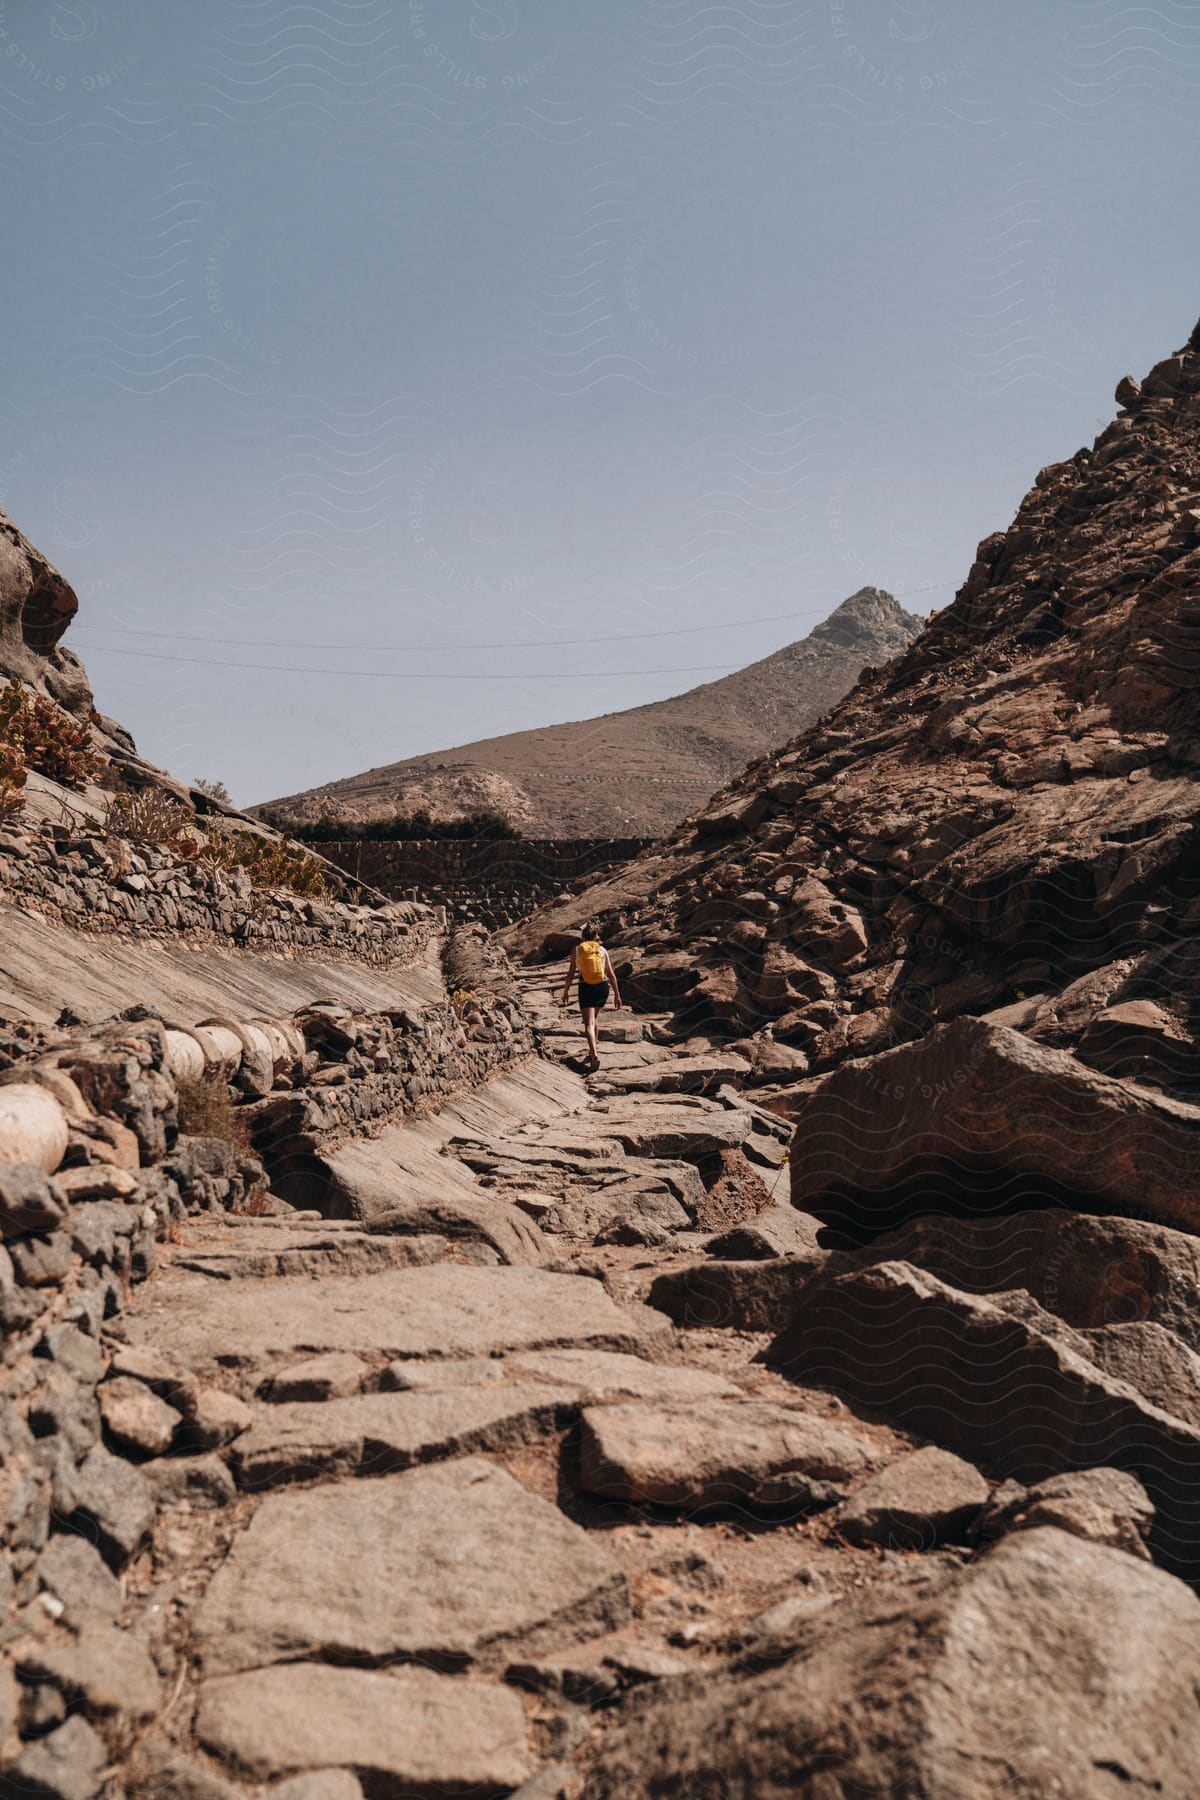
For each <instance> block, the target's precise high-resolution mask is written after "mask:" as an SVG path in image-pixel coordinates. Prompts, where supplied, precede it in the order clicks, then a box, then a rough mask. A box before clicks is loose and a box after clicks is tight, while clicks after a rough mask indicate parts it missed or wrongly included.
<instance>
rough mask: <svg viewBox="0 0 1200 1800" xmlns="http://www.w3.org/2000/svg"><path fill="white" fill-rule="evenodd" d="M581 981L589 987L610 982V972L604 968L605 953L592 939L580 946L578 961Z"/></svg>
mask: <svg viewBox="0 0 1200 1800" xmlns="http://www.w3.org/2000/svg"><path fill="white" fill-rule="evenodd" d="M576 966H577V967H578V969H579V979H580V981H586V982H587V985H588V986H589V987H598V986H599V985H600V983H601V982H602V981H607V980H608V971H607V970H606V969H605V967H604V951H603V949H602V948H601V946H600V945H599V944H597V943H596V942H594V940H592V939H591V938H589V939H587V940H586V941H585V942H584V943H582V944H580V946H579V955H578V958H577V961H576Z"/></svg>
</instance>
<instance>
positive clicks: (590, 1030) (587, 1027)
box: [583, 1006, 600, 1065]
mask: <svg viewBox="0 0 1200 1800" xmlns="http://www.w3.org/2000/svg"><path fill="white" fill-rule="evenodd" d="M583 1035H584V1036H585V1037H586V1039H587V1046H588V1054H589V1055H590V1056H591V1059H592V1061H593V1062H594V1063H596V1064H597V1065H599V1062H600V1047H599V1045H598V1043H597V1042H596V1008H595V1007H594V1006H585V1007H584V1009H583Z"/></svg>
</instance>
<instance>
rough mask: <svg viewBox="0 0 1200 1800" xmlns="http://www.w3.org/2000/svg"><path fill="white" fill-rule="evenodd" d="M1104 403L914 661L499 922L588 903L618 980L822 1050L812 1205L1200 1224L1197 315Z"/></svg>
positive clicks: (548, 930)
mask: <svg viewBox="0 0 1200 1800" xmlns="http://www.w3.org/2000/svg"><path fill="white" fill-rule="evenodd" d="M1117 399H1118V401H1119V403H1120V406H1121V411H1120V412H1119V414H1118V416H1117V417H1116V419H1115V420H1114V421H1113V423H1112V424H1111V425H1109V426H1108V427H1107V429H1106V430H1105V431H1103V432H1102V433H1101V435H1100V436H1099V437H1098V438H1097V440H1096V442H1095V443H1094V444H1093V445H1092V446H1091V447H1090V448H1085V449H1081V450H1079V451H1078V452H1076V454H1075V455H1074V456H1073V457H1071V458H1070V459H1069V460H1068V461H1066V462H1063V463H1058V464H1055V465H1052V466H1051V467H1049V468H1046V469H1043V470H1042V471H1041V472H1040V474H1039V475H1038V476H1037V479H1036V481H1035V482H1034V485H1033V487H1032V489H1031V490H1030V492H1029V494H1028V495H1027V496H1026V498H1025V499H1024V501H1023V502H1022V503H1021V506H1020V508H1019V510H1018V512H1017V516H1016V518H1015V519H1014V521H1013V523H1012V525H1011V526H1010V527H1009V529H1008V530H1007V531H1004V532H997V533H995V534H994V535H993V536H991V537H989V538H986V539H985V540H984V542H983V543H982V544H981V545H980V546H979V550H978V554H977V558H976V561H975V563H974V566H973V567H972V569H971V571H970V573H969V575H968V577H967V579H966V581H965V582H964V583H963V586H962V587H961V588H960V590H959V592H958V594H957V596H956V597H955V600H954V602H953V604H952V605H951V606H949V607H948V608H947V609H946V610H945V611H944V612H942V613H940V614H938V615H937V616H936V617H935V618H934V619H933V620H932V622H931V623H930V624H929V626H928V627H927V628H926V630H925V631H924V632H923V633H922V635H921V636H920V638H918V639H917V641H916V642H915V643H914V644H913V645H912V647H911V648H910V649H909V650H908V651H906V652H905V653H904V654H903V655H902V656H900V657H899V658H898V659H897V660H895V661H894V662H892V663H891V664H889V665H888V666H887V667H886V668H884V669H882V670H880V671H878V672H873V673H869V674H868V675H867V676H866V678H864V679H863V680H862V681H861V682H860V683H859V684H858V686H857V687H856V688H855V689H854V691H853V693H851V694H850V695H849V696H848V697H847V698H846V699H845V700H844V701H843V702H842V704H841V705H840V706H839V707H837V708H836V709H835V710H834V711H833V713H832V714H831V715H830V716H829V717H828V718H826V719H824V720H822V721H821V722H820V723H819V724H818V725H816V726H815V727H813V729H811V730H810V731H808V732H807V733H806V734H804V735H803V736H801V737H799V738H797V739H795V740H794V741H793V742H792V743H790V744H789V745H788V746H787V748H786V749H785V750H783V751H781V752H779V753H777V754H773V755H771V756H769V757H765V758H763V759H760V760H759V761H758V762H757V763H755V764H753V765H751V767H750V768H749V769H748V770H747V771H746V772H745V773H744V774H743V775H742V776H741V777H739V778H738V779H737V780H736V781H735V782H734V783H733V784H732V785H731V786H730V787H729V788H728V789H726V790H725V791H724V792H723V793H722V794H720V795H719V796H717V798H716V799H715V800H714V801H713V802H712V803H711V804H710V805H709V806H708V807H706V808H705V809H704V811H702V812H701V813H700V814H699V815H698V816H696V817H694V818H692V819H690V820H689V821H687V822H686V823H685V824H684V825H682V826H680V827H679V829H678V830H677V831H676V832H675V833H674V835H673V837H672V838H671V840H670V841H669V843H668V844H667V845H666V846H664V848H663V850H662V852H661V854H659V853H652V854H648V855H646V856H644V857H643V858H641V859H639V860H638V861H637V862H635V863H633V864H631V865H629V866H628V867H627V868H626V869H625V870H624V871H622V872H620V873H619V874H617V875H615V876H613V877H611V878H609V879H606V880H604V881H602V882H600V883H598V884H596V885H595V886H593V887H592V888H590V889H588V890H585V891H584V892H583V893H581V894H579V895H576V896H572V897H570V898H569V900H567V901H565V902H564V903H563V904H561V905H558V906H551V907H550V908H548V909H544V910H543V911H542V912H541V913H540V914H538V915H535V916H534V917H533V918H531V919H530V920H528V921H526V922H525V923H524V924H522V925H520V926H518V927H515V928H514V929H513V931H512V933H511V934H510V936H511V941H512V942H514V943H515V944H517V945H519V947H520V948H521V949H522V950H523V952H524V953H525V954H526V955H528V956H530V957H533V958H537V957H539V956H542V955H546V954H549V953H557V952H558V951H559V950H560V949H561V947H562V945H563V944H564V943H565V942H566V941H567V938H566V933H567V931H568V928H569V926H570V925H571V923H572V922H573V921H574V920H577V919H579V918H581V917H582V916H583V915H584V914H589V913H595V912H599V913H600V914H601V915H602V916H603V923H604V927H605V933H606V936H607V937H608V939H609V941H610V942H612V943H616V944H619V945H620V946H622V949H623V961H624V962H625V965H626V968H627V971H628V972H627V975H626V978H625V987H626V990H627V992H628V993H630V994H632V995H633V996H635V997H637V996H641V997H644V998H646V999H648V1000H650V1001H652V1002H653V1003H654V1004H658V1005H669V1006H670V1007H672V1009H673V1010H674V1013H675V1016H676V1019H677V1022H678V1023H679V1024H680V1025H681V1026H682V1027H684V1028H685V1029H699V1028H704V1029H710V1030H718V1031H721V1032H724V1033H725V1034H727V1035H728V1036H729V1037H730V1038H732V1039H735V1040H739V1041H741V1042H742V1043H743V1044H744V1046H745V1047H746V1049H747V1051H748V1053H749V1054H750V1055H751V1057H752V1058H753V1060H754V1062H755V1064H756V1067H757V1069H758V1072H759V1075H760V1077H761V1078H762V1079H763V1080H764V1081H774V1082H786V1083H789V1084H792V1085H793V1086H794V1085H795V1084H798V1083H803V1082H804V1080H805V1078H806V1077H812V1076H824V1075H825V1072H827V1071H835V1073H832V1074H830V1075H828V1077H827V1079H825V1080H823V1081H821V1082H819V1083H810V1084H808V1085H804V1086H801V1087H799V1088H797V1091H796V1092H795V1093H794V1094H793V1096H792V1104H793V1107H794V1110H795V1111H796V1114H797V1118H798V1121H799V1122H800V1124H801V1125H802V1127H803V1129H802V1131H801V1132H800V1133H799V1134H798V1154H797V1158H796V1161H795V1163H794V1169H795V1171H796V1181H797V1198H798V1199H799V1200H800V1202H801V1203H802V1204H803V1205H805V1206H806V1207H809V1208H812V1207H813V1206H814V1205H816V1206H818V1208H819V1207H820V1205H821V1204H823V1203H824V1204H827V1205H828V1204H830V1201H829V1196H830V1195H831V1194H834V1193H837V1192H841V1193H843V1194H845V1195H849V1194H852V1193H854V1192H857V1193H859V1195H860V1196H861V1195H867V1196H869V1197H870V1198H871V1204H870V1205H869V1206H867V1208H866V1210H867V1213H868V1215H870V1216H874V1212H873V1209H874V1207H875V1206H876V1205H877V1204H881V1203H882V1202H881V1196H883V1195H885V1194H886V1193H889V1192H890V1193H892V1194H893V1195H894V1194H895V1193H896V1192H897V1190H899V1189H900V1188H901V1187H902V1186H903V1184H904V1182H905V1181H906V1180H907V1179H908V1178H909V1177H910V1176H911V1177H912V1178H913V1180H915V1181H916V1184H917V1187H918V1190H921V1189H922V1184H926V1185H927V1184H928V1183H929V1182H930V1181H940V1183H941V1184H942V1186H943V1187H944V1188H947V1189H948V1190H949V1191H950V1192H951V1193H952V1194H953V1193H958V1194H959V1195H960V1197H961V1195H962V1194H963V1193H964V1192H966V1191H968V1190H969V1191H971V1192H977V1191H978V1189H979V1188H980V1185H981V1183H982V1182H983V1177H984V1176H985V1175H989V1176H991V1177H993V1178H994V1181H995V1182H997V1183H999V1185H1000V1187H1001V1188H1003V1187H1004V1184H1005V1183H1006V1182H1007V1183H1009V1186H1010V1189H1011V1183H1012V1181H1014V1180H1015V1181H1016V1182H1017V1187H1018V1188H1021V1187H1022V1184H1024V1187H1025V1188H1029V1187H1030V1184H1032V1189H1033V1190H1034V1191H1036V1193H1038V1194H1040V1195H1042V1196H1043V1197H1045V1196H1050V1195H1053V1194H1055V1193H1059V1194H1061V1193H1062V1192H1063V1191H1064V1190H1068V1191H1069V1190H1072V1189H1077V1190H1079V1191H1082V1192H1084V1193H1086V1194H1089V1195H1090V1196H1091V1197H1092V1198H1093V1200H1094V1201H1095V1202H1096V1203H1098V1204H1103V1205H1111V1206H1116V1207H1119V1208H1121V1209H1122V1210H1126V1211H1128V1210H1129V1209H1130V1208H1137V1207H1147V1208H1150V1209H1151V1210H1153V1211H1155V1212H1156V1213H1157V1216H1159V1217H1163V1218H1167V1219H1170V1220H1172V1221H1179V1220H1180V1219H1186V1220H1187V1221H1189V1222H1192V1223H1194V1222H1196V1221H1197V1220H1198V1219H1200V1211H1198V1210H1197V1208H1196V1207H1195V1204H1194V1201H1193V1200H1192V1198H1191V1196H1192V1195H1194V1193H1195V1191H1196V1189H1195V1183H1194V1181H1193V1180H1192V1179H1191V1177H1190V1176H1185V1177H1183V1179H1180V1178H1179V1175H1180V1169H1181V1167H1182V1168H1188V1169H1190V1168H1191V1165H1192V1161H1193V1160H1194V1158H1195V1155H1196V1149H1195V1145H1196V1143H1197V1127H1198V1125H1200V1113H1197V1112H1195V1111H1194V1109H1193V1107H1192V1106H1191V1104H1190V1103H1191V1102H1193V1101H1195V1100H1196V1099H1197V1098H1200V1093H1198V1091H1197V1079H1196V1068H1197V1061H1196V1055H1195V1043H1196V1031H1197V1025H1198V1023H1200V961H1198V959H1197V955H1196V949H1195V927H1196V922H1197V918H1198V917H1200V913H1198V910H1197V909H1198V907H1200V890H1198V885H1197V884H1198V880H1200V851H1198V840H1197V835H1196V815H1197V807H1198V802H1200V787H1198V781H1197V772H1198V770H1200V735H1198V730H1197V727H1198V724H1200V698H1198V690H1197V675H1198V670H1200V664H1198V661H1197V651H1196V637H1197V627H1198V625H1200V611H1198V610H1197V600H1196V590H1197V582H1198V579H1200V333H1198V334H1194V335H1193V338H1192V339H1191V341H1190V342H1189V344H1188V345H1187V346H1186V347H1185V348H1184V349H1183V350H1182V351H1180V352H1178V353H1176V354H1175V355H1172V356H1170V357H1168V358H1166V359H1165V360H1164V361H1163V362H1161V363H1159V364H1158V365H1157V366H1156V367H1155V368H1154V369H1152V370H1151V371H1150V373H1149V375H1148V376H1147V377H1146V379H1145V380H1144V381H1143V382H1141V383H1140V384H1139V383H1138V382H1136V381H1134V380H1133V379H1132V378H1129V377H1126V378H1125V379H1124V380H1122V382H1121V384H1120V386H1119V388H1118V390H1117ZM962 1015H972V1016H973V1017H974V1018H975V1019H976V1020H981V1021H984V1023H981V1024H976V1025H975V1026H974V1027H973V1028H972V1029H970V1030H967V1029H965V1025H966V1021H965V1020H962ZM960 1020H961V1021H962V1024H963V1027H964V1028H963V1029H961V1030H960V1027H959V1025H957V1024H952V1023H951V1022H953V1021H960ZM954 1033H958V1035H957V1036H955V1035H954ZM863 1059H867V1060H863ZM1122 1084H1124V1085H1122ZM922 1091H923V1092H924V1094H925V1096H926V1104H925V1105H924V1107H923V1108H922V1107H921V1106H919V1105H917V1104H916V1103H915V1102H914V1100H913V1095H914V1093H917V1092H922ZM931 1094H939V1095H944V1096H946V1098H945V1099H944V1101H943V1102H941V1103H939V1105H938V1106H937V1107H936V1108H931V1107H930V1106H929V1104H928V1096H929V1095H931ZM1017 1094H1023V1095H1024V1096H1025V1100H1024V1101H1023V1102H1022V1103H1021V1104H1018V1103H1017V1101H1016V1100H1015V1099H1014V1098H1013V1096H1014V1095H1017ZM1035 1095H1036V1096H1038V1097H1039V1099H1038V1105H1037V1108H1036V1114H1037V1116H1036V1118H1034V1115H1033V1114H1031V1113H1030V1110H1029V1107H1030V1104H1031V1097H1032V1096H1035ZM1180 1102H1184V1103H1188V1104H1186V1105H1185V1107H1184V1108H1183V1110H1180V1109H1179V1103H1180ZM1031 1120H1032V1122H1031ZM868 1122H869V1123H871V1124H872V1125H874V1124H876V1123H877V1129H874V1130H865V1131H864V1129H863V1127H864V1125H867V1124H868ZM814 1132H816V1134H817V1135H816V1136H814ZM1167 1145H1171V1146H1172V1148H1171V1150H1170V1151H1169V1152H1168V1151H1167V1149H1166V1146H1167ZM1182 1145H1186V1146H1187V1149H1186V1154H1185V1161H1184V1164H1183V1165H1179V1164H1178V1161H1177V1158H1178V1156H1179V1154H1181V1153H1183V1152H1182V1151H1181V1146H1182ZM1156 1146H1157V1149H1156ZM1164 1157H1166V1165H1165V1166H1164ZM959 1165H965V1166H967V1167H968V1171H969V1174H968V1176H964V1175H963V1172H962V1167H961V1166H959ZM1173 1170H1174V1176H1173ZM1173 1179H1174V1187H1175V1198H1174V1199H1172V1198H1171V1197H1170V1194H1169V1192H1168V1190H1170V1189H1171V1186H1172V1181H1173ZM985 1185H986V1184H985ZM1015 1191H1016V1190H1012V1192H1015ZM822 1197H824V1200H822ZM1011 1197H1012V1195H1011V1193H1010V1198H1011ZM834 1210H836V1206H835V1208H834Z"/></svg>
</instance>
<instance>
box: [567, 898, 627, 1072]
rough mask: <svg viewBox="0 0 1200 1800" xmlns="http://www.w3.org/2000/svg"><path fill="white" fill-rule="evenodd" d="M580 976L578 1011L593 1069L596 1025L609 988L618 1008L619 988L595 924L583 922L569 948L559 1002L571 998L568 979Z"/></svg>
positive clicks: (597, 1049) (596, 1057)
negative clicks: (573, 943) (580, 1015)
mask: <svg viewBox="0 0 1200 1800" xmlns="http://www.w3.org/2000/svg"><path fill="white" fill-rule="evenodd" d="M577 973H578V976H579V1011H580V1013H581V1014H582V1017H583V1034H584V1036H585V1037H586V1038H587V1045H588V1068H589V1069H591V1070H592V1071H593V1072H594V1071H595V1070H596V1069H598V1068H599V1067H600V1046H599V1043H598V1042H597V1035H596V1026H597V1021H598V1017H599V1013H600V1009H601V1007H603V1006H606V1005H607V1004H608V997H609V993H610V991H611V993H612V1001H613V1006H614V1007H615V1009H616V1011H617V1012H620V1010H621V990H620V987H619V986H618V985H617V977H616V975H615V973H614V971H613V966H612V963H611V962H610V960H609V955H608V951H607V950H606V949H605V948H604V946H603V944H602V943H601V942H600V937H599V933H598V932H597V930H596V927H595V926H594V925H585V926H584V928H583V930H582V931H581V932H580V934H579V942H578V943H577V944H576V945H575V948H574V949H573V950H572V951H571V961H570V963H569V965H568V967H567V979H566V980H565V981H564V982H563V991H562V1001H561V1004H562V1005H563V1006H565V1005H566V1004H567V1001H568V1000H569V999H570V997H571V982H572V980H573V978H574V976H575V975H576V974H577Z"/></svg>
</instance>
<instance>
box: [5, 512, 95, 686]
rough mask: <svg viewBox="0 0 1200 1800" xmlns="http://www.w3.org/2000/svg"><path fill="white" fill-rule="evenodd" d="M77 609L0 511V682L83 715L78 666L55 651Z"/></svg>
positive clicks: (49, 566)
mask: <svg viewBox="0 0 1200 1800" xmlns="http://www.w3.org/2000/svg"><path fill="white" fill-rule="evenodd" d="M78 605H79V602H78V601H77V600H76V598H75V595H74V592H73V591H72V589H71V586H70V584H69V583H68V582H67V581H66V580H64V578H63V577H62V576H61V575H60V574H59V572H58V570H57V569H56V568H54V567H53V565H52V564H51V563H49V562H47V560H46V558H45V557H44V556H43V555H42V553H41V551H40V550H35V549H34V547H33V545H32V544H31V543H30V542H29V539H28V538H27V537H26V536H25V535H24V533H23V532H21V531H19V530H18V529H17V527H16V525H14V524H13V522H12V520H11V519H10V518H9V516H8V514H7V513H4V512H0V682H2V681H4V680H9V679H12V678H14V677H15V678H16V679H17V680H18V681H23V682H26V683H27V684H28V685H29V686H30V687H34V688H36V689H37V690H38V692H39V693H43V694H48V695H49V696H50V698H51V699H52V700H57V701H58V703H59V705H60V706H65V707H66V708H67V710H68V711H69V712H73V713H76V714H77V715H80V716H82V717H86V716H87V715H88V713H89V712H90V710H91V704H92V696H91V691H90V689H89V687H88V684H87V677H86V675H85V674H84V672H83V666H82V664H81V663H80V661H79V659H78V657H76V656H75V655H73V654H72V653H71V652H70V651H68V650H62V649H60V647H59V639H60V638H61V637H62V635H63V633H64V632H65V631H66V629H67V626H68V625H69V624H70V623H71V620H72V619H73V618H74V617H75V613H76V610H77V608H78Z"/></svg>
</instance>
